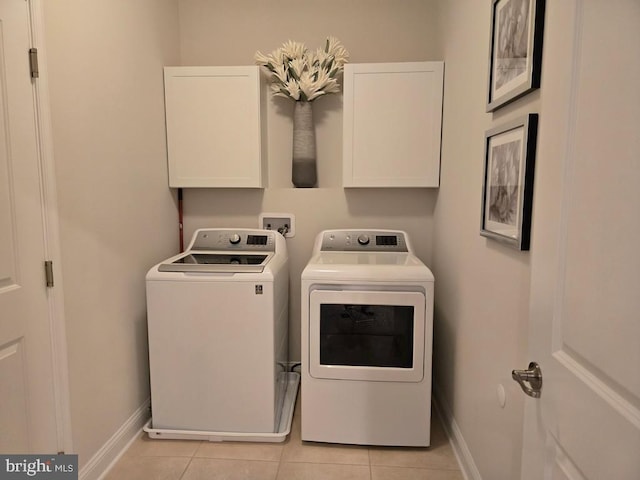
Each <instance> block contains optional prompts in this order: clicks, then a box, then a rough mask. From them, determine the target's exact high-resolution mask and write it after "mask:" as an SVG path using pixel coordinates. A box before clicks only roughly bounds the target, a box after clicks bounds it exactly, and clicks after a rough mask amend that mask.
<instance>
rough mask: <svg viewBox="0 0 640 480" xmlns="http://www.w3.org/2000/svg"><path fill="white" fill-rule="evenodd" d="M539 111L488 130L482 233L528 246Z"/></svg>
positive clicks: (501, 240)
mask: <svg viewBox="0 0 640 480" xmlns="http://www.w3.org/2000/svg"><path fill="white" fill-rule="evenodd" d="M537 134H538V114H537V113H531V114H528V115H526V116H524V117H521V118H518V119H516V120H513V121H511V122H509V123H506V124H504V125H501V126H499V127H496V128H493V129H491V130H488V131H487V132H486V133H485V159H484V173H483V184H482V219H481V225H480V235H482V236H484V237H487V238H491V239H494V240H498V241H500V242H503V243H505V244H507V245H509V246H511V247H513V248H515V249H517V250H529V240H530V236H531V210H532V203H533V177H534V167H535V156H536V139H537Z"/></svg>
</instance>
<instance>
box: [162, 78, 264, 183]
mask: <svg viewBox="0 0 640 480" xmlns="http://www.w3.org/2000/svg"><path fill="white" fill-rule="evenodd" d="M164 89H165V110H166V122H167V150H168V160H169V186H170V187H248V188H262V187H264V186H265V183H266V181H265V179H266V168H264V166H263V162H264V160H265V152H264V151H263V141H262V125H261V124H262V122H261V120H260V115H261V108H260V106H261V103H260V101H261V84H260V72H259V67H258V66H247V67H165V69H164Z"/></svg>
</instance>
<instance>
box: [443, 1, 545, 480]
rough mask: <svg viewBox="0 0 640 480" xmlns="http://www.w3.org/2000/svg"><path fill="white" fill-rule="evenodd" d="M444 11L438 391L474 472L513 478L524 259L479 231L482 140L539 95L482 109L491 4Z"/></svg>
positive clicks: (458, 4) (523, 347) (532, 108)
mask: <svg viewBox="0 0 640 480" xmlns="http://www.w3.org/2000/svg"><path fill="white" fill-rule="evenodd" d="M441 7H442V11H441V17H440V28H441V31H442V39H443V42H444V59H445V63H446V74H445V98H444V113H443V117H444V120H443V122H444V124H443V144H442V145H443V146H442V167H441V168H442V171H441V187H440V191H439V193H438V201H437V204H436V208H435V216H434V218H435V226H434V240H433V241H434V245H433V271H434V275H435V278H436V298H435V304H436V312H435V322H434V323H435V336H434V374H435V378H434V383H435V387H434V388H435V390H436V394H437V396H438V397H439V398H440V399H441V401H442V402H443V403H444V404H445V405H446V407H447V408H448V409H449V413H450V414H451V415H452V416H453V419H454V420H455V424H456V426H457V427H458V428H459V429H460V432H461V434H462V437H463V440H464V442H465V443H466V446H467V448H469V450H470V453H471V455H472V457H473V460H472V462H473V463H475V465H473V466H472V469H475V468H477V471H478V472H479V473H480V475H481V476H482V478H485V479H492V480H500V479H503V480H510V479H514V478H519V476H520V454H521V450H522V448H521V447H522V414H523V406H524V398H525V396H524V394H523V393H522V392H521V391H520V389H519V387H518V385H517V384H516V383H515V382H513V381H512V379H511V370H512V369H514V368H526V366H527V364H528V360H527V358H526V351H527V326H528V309H529V287H530V282H529V274H530V259H529V254H528V253H527V252H519V251H516V250H513V249H511V248H509V247H506V246H503V245H502V244H499V243H497V242H495V241H493V240H490V239H486V238H484V237H481V236H480V234H479V230H480V208H481V197H482V172H483V161H484V134H485V131H486V130H488V129H490V128H492V127H494V126H498V125H500V124H502V123H504V122H505V121H508V120H509V119H511V118H514V117H516V116H520V115H524V114H525V113H530V112H536V111H537V109H538V104H539V94H538V93H536V92H534V93H532V94H530V95H528V96H527V97H525V98H523V99H521V100H519V101H517V102H516V103H515V104H512V105H511V106H507V107H504V108H502V109H500V110H499V111H498V112H496V113H495V114H493V115H492V114H488V113H485V104H486V89H487V74H488V65H487V63H488V57H489V31H490V30H489V29H490V16H491V2H489V1H487V2H478V1H476V0H444V1H442V2H441ZM550 53H551V52H549V51H546V52H545V54H550ZM533 228H535V225H534V226H533ZM499 385H502V386H503V387H504V388H505V391H506V405H505V407H504V408H501V407H500V406H499V404H498V396H497V388H498V386H499Z"/></svg>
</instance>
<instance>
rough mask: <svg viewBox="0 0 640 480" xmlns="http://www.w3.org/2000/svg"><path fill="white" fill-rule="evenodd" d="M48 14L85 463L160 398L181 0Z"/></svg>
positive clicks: (68, 303) (65, 2) (64, 4)
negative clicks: (154, 271) (169, 96)
mask: <svg viewBox="0 0 640 480" xmlns="http://www.w3.org/2000/svg"><path fill="white" fill-rule="evenodd" d="M43 3H44V4H45V28H46V46H47V51H48V77H49V87H50V95H51V111H52V123H53V142H54V156H55V163H56V181H57V190H58V205H59V217H60V235H61V239H60V240H61V245H62V273H63V280H64V289H65V313H66V329H67V337H68V349H69V351H68V353H69V371H70V384H71V385H70V388H71V391H70V397H71V420H72V437H73V445H74V449H75V452H76V453H78V454H79V459H80V465H81V466H82V465H84V464H85V463H86V462H87V461H88V460H89V459H91V457H92V456H93V455H94V454H95V453H96V452H97V451H98V450H99V449H100V448H101V447H102V446H103V445H104V444H105V443H106V442H107V440H109V438H110V437H111V436H112V435H113V434H114V433H115V432H116V430H117V429H118V428H120V427H121V426H122V425H123V424H124V422H125V421H126V420H127V419H128V418H129V417H130V416H131V415H132V414H133V413H134V412H135V411H136V409H138V408H139V407H140V406H141V405H143V404H144V402H145V401H146V399H147V398H148V396H149V388H148V374H149V372H148V359H147V337H146V314H145V284H144V275H145V273H146V271H147V270H148V268H149V267H150V266H151V265H152V264H153V263H155V262H156V261H158V259H160V258H162V257H166V256H168V255H169V254H171V253H173V252H175V251H176V249H177V234H176V226H175V225H176V218H177V214H176V205H175V200H174V198H173V195H172V193H171V192H170V191H169V189H168V188H167V173H166V147H165V135H164V102H163V85H162V66H163V65H165V64H169V63H173V62H175V61H176V59H177V57H178V34H177V33H178V22H177V13H178V12H177V4H176V2H175V0H163V1H160V0H136V1H135V2H131V1H128V0H109V1H91V2H87V1H84V0H56V1H55V2H43Z"/></svg>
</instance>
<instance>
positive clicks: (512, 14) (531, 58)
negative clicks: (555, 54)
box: [487, 0, 545, 112]
mask: <svg viewBox="0 0 640 480" xmlns="http://www.w3.org/2000/svg"><path fill="white" fill-rule="evenodd" d="M544 11H545V0H492V3H491V37H490V48H489V81H488V95H487V112H493V111H495V110H497V109H498V108H500V107H502V106H504V105H506V104H508V103H510V102H512V101H514V100H516V99H517V98H520V97H522V96H523V95H526V94H527V93H529V92H531V91H532V90H535V89H537V88H540V75H541V68H542V40H543V33H544Z"/></svg>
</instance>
